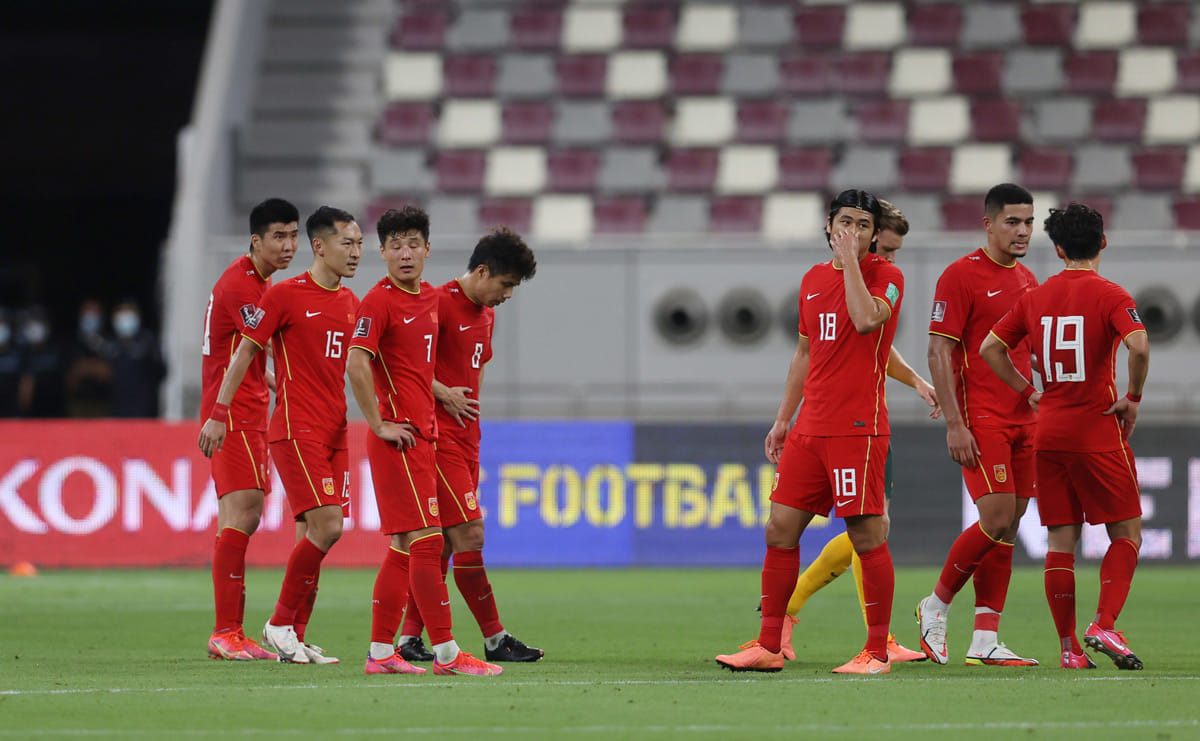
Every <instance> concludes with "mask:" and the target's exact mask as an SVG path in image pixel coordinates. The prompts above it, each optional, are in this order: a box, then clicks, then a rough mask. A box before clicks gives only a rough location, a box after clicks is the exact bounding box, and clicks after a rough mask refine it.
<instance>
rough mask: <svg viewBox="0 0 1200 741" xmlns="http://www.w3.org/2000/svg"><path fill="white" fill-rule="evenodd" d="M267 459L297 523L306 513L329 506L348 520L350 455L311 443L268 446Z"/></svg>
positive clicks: (297, 441) (295, 442)
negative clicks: (268, 455) (273, 463)
mask: <svg viewBox="0 0 1200 741" xmlns="http://www.w3.org/2000/svg"><path fill="white" fill-rule="evenodd" d="M271 457H272V458H274V459H275V469H276V470H277V471H279V480H280V481H281V482H283V490H284V492H285V493H286V494H287V500H288V506H289V507H291V508H292V516H293V517H295V518H296V520H297V521H299V520H302V519H303V518H304V513H305V512H307V511H308V510H310V509H316V508H317V507H324V506H326V505H329V504H332V505H336V506H338V507H341V508H342V517H349V516H350V455H349V454H348V453H347V451H346V449H345V448H340V449H339V448H331V447H329V446H328V445H323V444H321V443H319V442H316V441H313V440H279V441H276V442H273V443H271Z"/></svg>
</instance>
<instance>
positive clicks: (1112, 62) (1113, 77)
mask: <svg viewBox="0 0 1200 741" xmlns="http://www.w3.org/2000/svg"><path fill="white" fill-rule="evenodd" d="M1063 72H1064V73H1065V74H1066V76H1067V89H1068V90H1070V91H1071V92H1073V93H1087V94H1095V93H1104V94H1107V93H1109V92H1111V91H1112V89H1113V85H1115V84H1116V81H1117V54H1116V52H1113V51H1082V52H1073V53H1071V54H1068V55H1067V58H1066V59H1064V60H1063Z"/></svg>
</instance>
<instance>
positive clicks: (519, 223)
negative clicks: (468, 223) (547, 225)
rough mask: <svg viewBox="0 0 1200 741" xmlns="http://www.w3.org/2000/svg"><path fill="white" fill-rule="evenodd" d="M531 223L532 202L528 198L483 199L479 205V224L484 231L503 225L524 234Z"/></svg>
mask: <svg viewBox="0 0 1200 741" xmlns="http://www.w3.org/2000/svg"><path fill="white" fill-rule="evenodd" d="M532 221H533V202H532V201H531V200H529V199H528V198H484V199H483V201H481V202H480V204H479V224H480V226H482V227H483V228H484V229H485V230H490V229H492V228H493V227H496V226H501V225H505V226H508V227H509V228H510V229H512V230H513V231H515V232H517V233H518V234H525V233H527V232H528V231H529V227H530V224H531V222H532Z"/></svg>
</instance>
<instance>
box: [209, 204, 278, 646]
mask: <svg viewBox="0 0 1200 741" xmlns="http://www.w3.org/2000/svg"><path fill="white" fill-rule="evenodd" d="M299 222H300V212H299V211H298V210H297V209H296V207H295V206H293V205H292V204H291V203H288V202H287V201H285V200H283V199H281V198H268V199H267V200H265V201H263V202H262V203H260V204H258V205H257V206H255V207H254V208H253V209H252V210H251V211H250V251H249V253H247V254H245V255H242V256H241V257H239V258H237V259H236V260H234V261H233V262H232V263H230V265H229V267H228V268H226V269H225V272H224V273H222V274H221V277H220V278H219V279H218V280H217V282H216V284H215V285H214V286H213V289H212V293H211V294H210V295H209V297H208V311H206V312H205V314H204V338H203V345H202V348H201V354H202V355H203V358H202V361H201V376H202V379H203V392H202V394H201V398H200V416H201V418H202V419H209V418H217V419H219V420H220V422H221V424H222V425H223V427H224V429H226V430H227V432H228V435H229V437H230V442H231V444H230V445H225V446H222V447H221V449H220V450H215V451H214V452H213V454H212V479H213V486H214V488H215V489H216V493H217V540H216V545H215V547H214V549H213V568H212V578H213V601H214V603H215V608H216V625H215V626H214V628H213V632H212V635H211V636H210V637H209V639H208V655H209V656H211V657H212V658H214V659H227V660H234V661H250V660H252V659H271V660H274V659H275V658H276V656H275V654H273V653H271V652H270V651H267V650H266V649H264V648H262V647H261V646H259V645H258V644H257V643H255V642H254V641H253V640H251V639H249V638H247V637H246V635H245V632H244V631H243V627H242V621H243V618H244V613H245V605H246V587H245V577H246V546H247V545H249V543H250V536H251V535H253V534H254V531H255V530H257V529H258V523H259V520H260V519H262V513H263V501H264V498H265V496H266V492H267V490H268V488H269V483H268V481H267V434H266V433H267V405H268V403H269V402H270V398H271V397H270V392H269V391H268V386H269V385H271V386H273V385H274V380H273V377H272V376H271V374H270V372H269V371H268V370H267V356H266V355H265V354H264V355H259V356H257V357H255V359H254V362H252V363H251V364H250V366H249V367H248V368H247V369H246V374H245V380H244V381H243V383H242V384H241V385H240V387H239V388H238V390H237V393H236V394H234V395H233V397H232V401H229V402H227V403H226V404H225V405H222V406H217V403H216V402H217V391H218V389H219V388H220V387H221V383H222V382H223V381H224V379H225V375H226V372H227V371H228V369H229V364H230V362H231V361H232V360H233V355H234V352H236V350H237V347H238V343H239V342H240V341H241V336H242V331H243V330H245V329H246V328H247V324H246V322H247V321H249V320H251V319H253V317H254V316H255V315H256V313H257V311H258V302H259V300H261V299H262V296H263V294H264V293H265V292H266V290H267V287H268V286H269V285H270V279H271V275H272V274H274V273H275V272H276V271H278V270H283V269H285V268H287V266H288V265H289V264H290V263H291V261H292V258H293V257H294V256H295V254H296V247H297V244H298V241H299V238H300V226H299Z"/></svg>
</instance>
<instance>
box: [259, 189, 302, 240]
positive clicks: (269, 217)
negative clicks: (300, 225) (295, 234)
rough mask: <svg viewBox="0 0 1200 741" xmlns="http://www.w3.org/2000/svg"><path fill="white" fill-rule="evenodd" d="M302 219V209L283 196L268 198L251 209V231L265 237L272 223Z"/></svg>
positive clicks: (286, 222) (285, 222)
mask: <svg viewBox="0 0 1200 741" xmlns="http://www.w3.org/2000/svg"><path fill="white" fill-rule="evenodd" d="M293 221H300V209H298V208H296V207H295V206H293V205H292V204H291V202H290V201H285V200H283V199H282V198H268V199H267V200H265V201H263V202H262V203H260V204H258V205H257V206H255V207H254V208H252V209H251V210H250V233H251V234H257V235H258V236H260V237H265V236H266V234H267V227H269V226H271V225H272V224H290V223H292V222H293Z"/></svg>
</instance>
